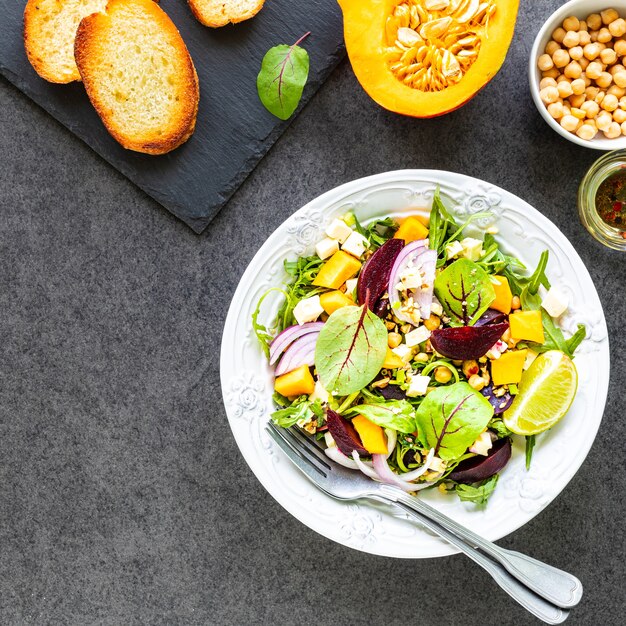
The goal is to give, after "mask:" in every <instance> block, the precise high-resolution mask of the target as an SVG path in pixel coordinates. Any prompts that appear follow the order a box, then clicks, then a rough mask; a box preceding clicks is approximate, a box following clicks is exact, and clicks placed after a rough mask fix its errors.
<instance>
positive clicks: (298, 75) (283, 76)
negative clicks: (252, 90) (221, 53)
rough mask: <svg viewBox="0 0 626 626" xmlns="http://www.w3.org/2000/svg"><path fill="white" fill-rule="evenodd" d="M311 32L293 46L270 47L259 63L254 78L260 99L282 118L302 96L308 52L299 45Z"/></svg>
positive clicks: (290, 112)
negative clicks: (258, 70)
mask: <svg viewBox="0 0 626 626" xmlns="http://www.w3.org/2000/svg"><path fill="white" fill-rule="evenodd" d="M310 34H311V33H306V34H305V35H304V36H302V37H300V39H298V41H296V43H294V44H293V45H292V46H287V45H285V44H281V45H280V46H274V47H273V48H270V49H269V50H268V51H267V53H266V54H265V56H264V57H263V61H262V62H261V71H260V72H259V75H258V76H257V81H256V85H257V91H258V92H259V98H260V99H261V102H262V103H263V106H264V107H265V108H266V109H267V110H268V111H269V112H270V113H271V114H272V115H275V116H276V117H278V118H280V119H281V120H286V119H288V118H289V117H291V115H292V114H293V113H294V111H295V110H296V109H297V108H298V104H299V103H300V98H302V91H303V90H304V86H305V85H306V81H307V78H308V77H309V53H308V52H307V51H306V50H305V49H304V48H301V47H300V46H299V45H298V44H299V43H301V42H302V41H303V40H304V39H305V38H306V37H308V35H310Z"/></svg>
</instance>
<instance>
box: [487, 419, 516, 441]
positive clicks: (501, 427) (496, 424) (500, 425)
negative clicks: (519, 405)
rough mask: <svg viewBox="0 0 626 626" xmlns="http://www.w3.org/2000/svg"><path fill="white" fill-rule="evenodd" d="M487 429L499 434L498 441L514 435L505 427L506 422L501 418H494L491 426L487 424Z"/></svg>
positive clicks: (490, 423)
mask: <svg viewBox="0 0 626 626" xmlns="http://www.w3.org/2000/svg"><path fill="white" fill-rule="evenodd" d="M487 428H489V429H490V430H493V431H495V432H496V433H497V435H498V439H503V438H504V437H510V436H511V435H512V434H513V433H512V432H511V431H510V430H509V429H508V428H507V427H506V426H505V424H504V422H503V421H502V419H501V418H499V417H494V418H493V419H492V420H491V421H490V422H489V424H487Z"/></svg>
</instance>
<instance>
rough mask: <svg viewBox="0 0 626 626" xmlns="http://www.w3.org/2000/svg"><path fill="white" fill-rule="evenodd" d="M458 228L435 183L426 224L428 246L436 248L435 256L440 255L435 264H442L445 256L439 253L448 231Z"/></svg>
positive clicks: (441, 250)
mask: <svg viewBox="0 0 626 626" xmlns="http://www.w3.org/2000/svg"><path fill="white" fill-rule="evenodd" d="M458 228H459V226H458V224H457V223H456V221H455V220H454V218H453V217H452V215H450V213H449V212H448V209H446V207H445V205H444V203H443V201H442V200H441V194H440V190H439V185H437V188H436V189H435V194H434V195H433V205H432V208H431V210H430V221H429V224H428V241H429V246H430V248H431V250H437V256H439V257H442V258H440V260H439V262H438V263H437V265H439V263H440V262H441V263H442V264H443V263H444V262H445V260H446V258H447V257H446V256H445V255H442V254H441V253H442V252H443V248H444V245H445V241H446V236H447V233H448V231H449V230H455V231H456V230H458Z"/></svg>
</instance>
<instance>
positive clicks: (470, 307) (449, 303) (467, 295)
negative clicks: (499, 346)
mask: <svg viewBox="0 0 626 626" xmlns="http://www.w3.org/2000/svg"><path fill="white" fill-rule="evenodd" d="M435 295H436V296H437V298H438V299H439V302H441V304H442V306H443V308H444V309H445V310H446V313H447V314H448V315H449V316H450V325H451V326H471V325H472V324H474V323H475V322H476V320H477V319H478V318H479V317H480V316H481V315H482V314H483V313H484V312H485V311H486V310H487V309H488V308H489V305H490V304H491V303H492V302H493V301H494V300H495V299H496V292H495V291H494V288H493V285H492V284H491V279H490V278H489V274H487V272H485V270H484V269H483V268H482V267H480V265H478V264H477V263H474V262H473V261H470V260H469V259H459V260H458V261H455V262H454V263H452V264H451V265H449V266H448V267H446V269H445V270H443V272H441V273H440V274H439V275H438V276H437V278H436V279H435Z"/></svg>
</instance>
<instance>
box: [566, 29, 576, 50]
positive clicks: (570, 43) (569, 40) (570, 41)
mask: <svg viewBox="0 0 626 626" xmlns="http://www.w3.org/2000/svg"><path fill="white" fill-rule="evenodd" d="M579 43H580V35H579V34H578V32H577V31H574V30H570V31H567V33H565V37H563V45H564V46H565V47H566V48H573V47H574V46H577V45H578V44H579Z"/></svg>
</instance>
